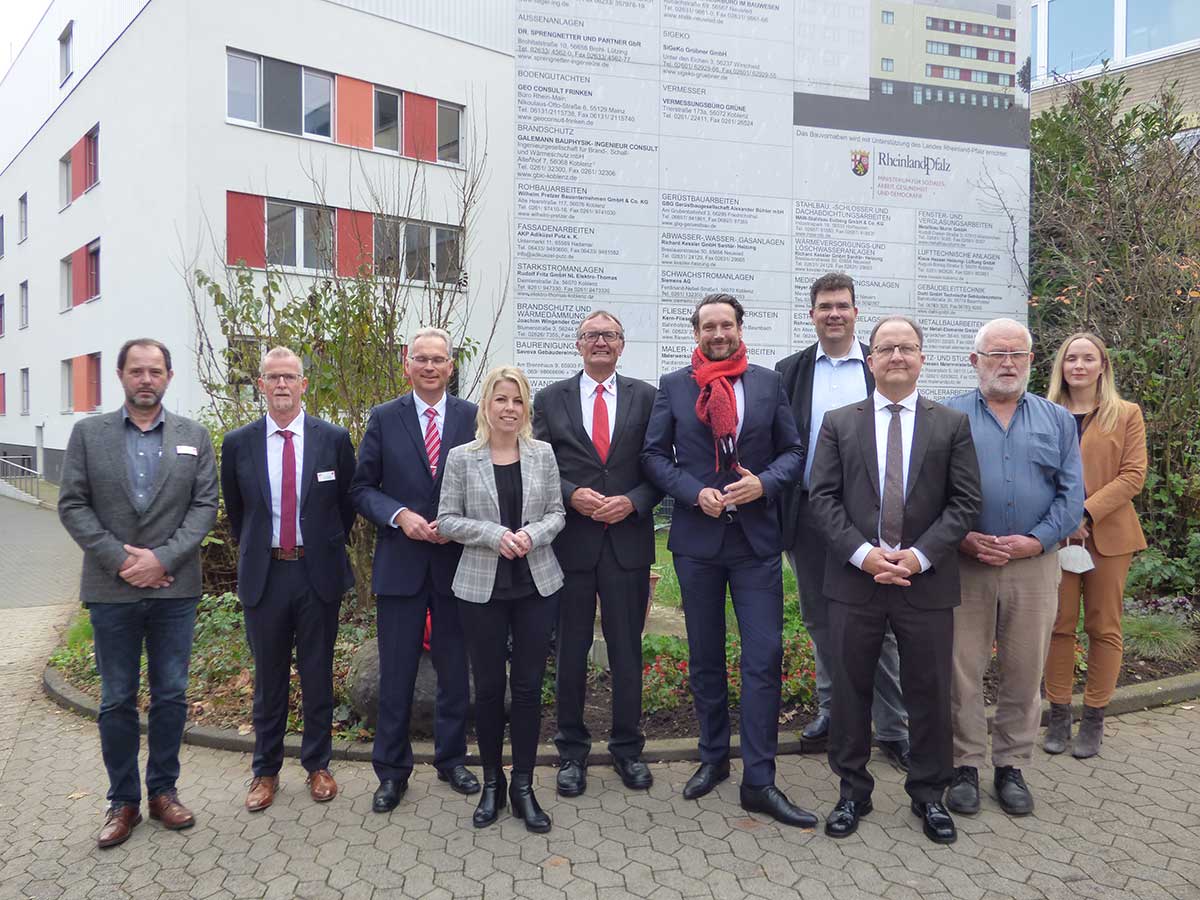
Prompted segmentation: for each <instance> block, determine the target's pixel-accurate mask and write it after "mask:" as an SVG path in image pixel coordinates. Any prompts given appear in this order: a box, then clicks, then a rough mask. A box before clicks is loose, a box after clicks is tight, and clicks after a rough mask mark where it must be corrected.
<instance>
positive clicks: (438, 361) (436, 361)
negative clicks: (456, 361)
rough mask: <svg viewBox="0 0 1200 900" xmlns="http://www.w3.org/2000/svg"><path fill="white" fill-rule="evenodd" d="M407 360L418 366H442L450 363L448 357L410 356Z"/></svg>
mask: <svg viewBox="0 0 1200 900" xmlns="http://www.w3.org/2000/svg"><path fill="white" fill-rule="evenodd" d="M409 359H410V360H411V361H412V362H413V363H414V364H415V365H418V366H428V365H430V364H432V365H435V366H444V365H445V364H446V363H448V362H450V357H448V356H410V357H409Z"/></svg>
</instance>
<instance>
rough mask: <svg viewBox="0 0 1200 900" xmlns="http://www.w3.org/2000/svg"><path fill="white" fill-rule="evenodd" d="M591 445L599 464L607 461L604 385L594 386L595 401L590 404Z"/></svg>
mask: <svg viewBox="0 0 1200 900" xmlns="http://www.w3.org/2000/svg"><path fill="white" fill-rule="evenodd" d="M592 444H593V445H595V447H596V454H597V455H598V456H599V457H600V462H607V461H608V444H609V438H608V404H607V403H605V402H604V385H602V384H598V385H596V399H595V401H594V402H593V403H592Z"/></svg>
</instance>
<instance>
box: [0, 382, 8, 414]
mask: <svg viewBox="0 0 1200 900" xmlns="http://www.w3.org/2000/svg"><path fill="white" fill-rule="evenodd" d="M4 378H5V373H4V372H0V416H2V415H4V414H5V412H6V411H7V409H6V407H5V403H6V398H7V396H8V385H6V384H5V381H4Z"/></svg>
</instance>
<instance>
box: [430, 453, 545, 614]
mask: <svg viewBox="0 0 1200 900" xmlns="http://www.w3.org/2000/svg"><path fill="white" fill-rule="evenodd" d="M520 452H521V521H522V523H523V524H522V526H521V530H523V531H524V532H525V533H526V534H528V535H529V537H530V539H531V540H532V541H533V549H532V550H530V551H529V555H528V556H526V557H525V559H526V561H527V562H528V563H529V572H530V574H531V575H532V576H533V583H534V584H535V585H537V590H538V593H539V594H541V595H542V596H543V597H549V596H550V595H551V594H553V593H554V592H555V591H557V590H558V589H559V588H560V587H562V584H563V574H562V569H561V568H560V567H559V565H558V559H557V558H556V557H555V555H554V549H553V547H551V546H550V545H551V542H552V541H553V540H554V538H555V536H556V535H557V534H558V533H559V532H560V531H562V529H563V525H564V524H566V514H565V512H564V511H563V502H562V489H561V487H560V482H559V478H558V464H557V463H556V462H555V461H554V450H553V448H552V447H551V446H550V445H549V444H547V443H545V442H544V441H535V440H526V439H522V440H521V442H520ZM437 523H438V533H439V534H443V535H445V536H446V537H448V538H450V539H451V540H452V541H457V542H458V543H460V544H462V545H463V554H462V559H460V560H459V563H458V571H457V572H455V574H454V596H456V597H459V598H461V599H463V600H467V601H469V602H471V603H487V602H488V600H490V599H491V597H492V588H493V586H494V585H495V582H496V561H497V560H498V559H499V558H500V538H501V537H502V536H503V535H504V533H505V531H507V529H506V528H505V527H504V526H503V525H501V524H500V499H499V496H498V494H497V492H496V475H495V472H494V471H493V470H492V454H491V450H490V449H489V448H488V445H487V444H485V443H481V442H480V441H472V442H471V443H469V444H463V445H461V446H458V447H454V448H452V449H451V450H450V452H449V454H448V455H447V456H446V462H445V472H444V473H443V475H442V498H441V503H440V505H439V507H438V515H437Z"/></svg>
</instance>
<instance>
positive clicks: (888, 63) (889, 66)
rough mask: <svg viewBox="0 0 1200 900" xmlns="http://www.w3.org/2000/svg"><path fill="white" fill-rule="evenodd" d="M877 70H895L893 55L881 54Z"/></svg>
mask: <svg viewBox="0 0 1200 900" xmlns="http://www.w3.org/2000/svg"><path fill="white" fill-rule="evenodd" d="M879 70H880V71H881V72H895V71H896V58H895V57H894V56H881V57H880V58H879Z"/></svg>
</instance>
